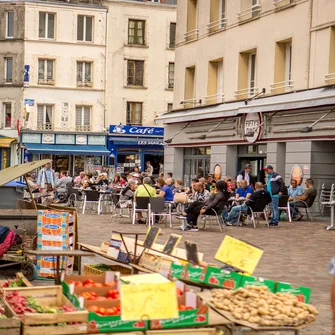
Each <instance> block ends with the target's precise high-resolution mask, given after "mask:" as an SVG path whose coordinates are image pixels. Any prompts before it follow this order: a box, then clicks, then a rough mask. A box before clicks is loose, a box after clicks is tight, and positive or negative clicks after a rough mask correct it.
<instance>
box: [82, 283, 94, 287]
mask: <svg viewBox="0 0 335 335" xmlns="http://www.w3.org/2000/svg"><path fill="white" fill-rule="evenodd" d="M83 286H84V287H93V284H90V283H88V284H84V285H83Z"/></svg>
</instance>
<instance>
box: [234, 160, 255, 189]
mask: <svg viewBox="0 0 335 335" xmlns="http://www.w3.org/2000/svg"><path fill="white" fill-rule="evenodd" d="M251 170H252V165H251V164H247V165H246V166H245V167H244V169H243V170H241V171H240V172H239V173H238V176H237V178H236V184H237V188H239V187H241V181H242V180H245V181H246V182H247V185H250V172H251Z"/></svg>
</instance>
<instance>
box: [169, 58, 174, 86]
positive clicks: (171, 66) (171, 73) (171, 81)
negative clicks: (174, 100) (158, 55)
mask: <svg viewBox="0 0 335 335" xmlns="http://www.w3.org/2000/svg"><path fill="white" fill-rule="evenodd" d="M168 77H169V78H168V80H169V84H168V87H169V88H173V87H174V63H169V76H168Z"/></svg>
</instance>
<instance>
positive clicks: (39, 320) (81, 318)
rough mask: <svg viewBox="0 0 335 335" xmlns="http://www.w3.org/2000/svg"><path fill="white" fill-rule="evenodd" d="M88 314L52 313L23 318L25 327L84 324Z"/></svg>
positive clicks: (25, 315)
mask: <svg viewBox="0 0 335 335" xmlns="http://www.w3.org/2000/svg"><path fill="white" fill-rule="evenodd" d="M87 318H88V312H87V311H77V312H68V313H59V314H50V313H26V314H24V316H23V319H22V321H23V323H24V325H25V326H26V325H36V324H37V325H38V324H46V323H51V324H52V323H58V322H84V323H87ZM50 334H51V333H50Z"/></svg>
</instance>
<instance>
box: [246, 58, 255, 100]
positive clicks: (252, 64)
mask: <svg viewBox="0 0 335 335" xmlns="http://www.w3.org/2000/svg"><path fill="white" fill-rule="evenodd" d="M248 68H249V79H248V82H249V88H250V93H249V94H250V96H252V95H254V94H255V91H254V88H255V69H256V54H254V53H253V54H250V55H249V64H248Z"/></svg>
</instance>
